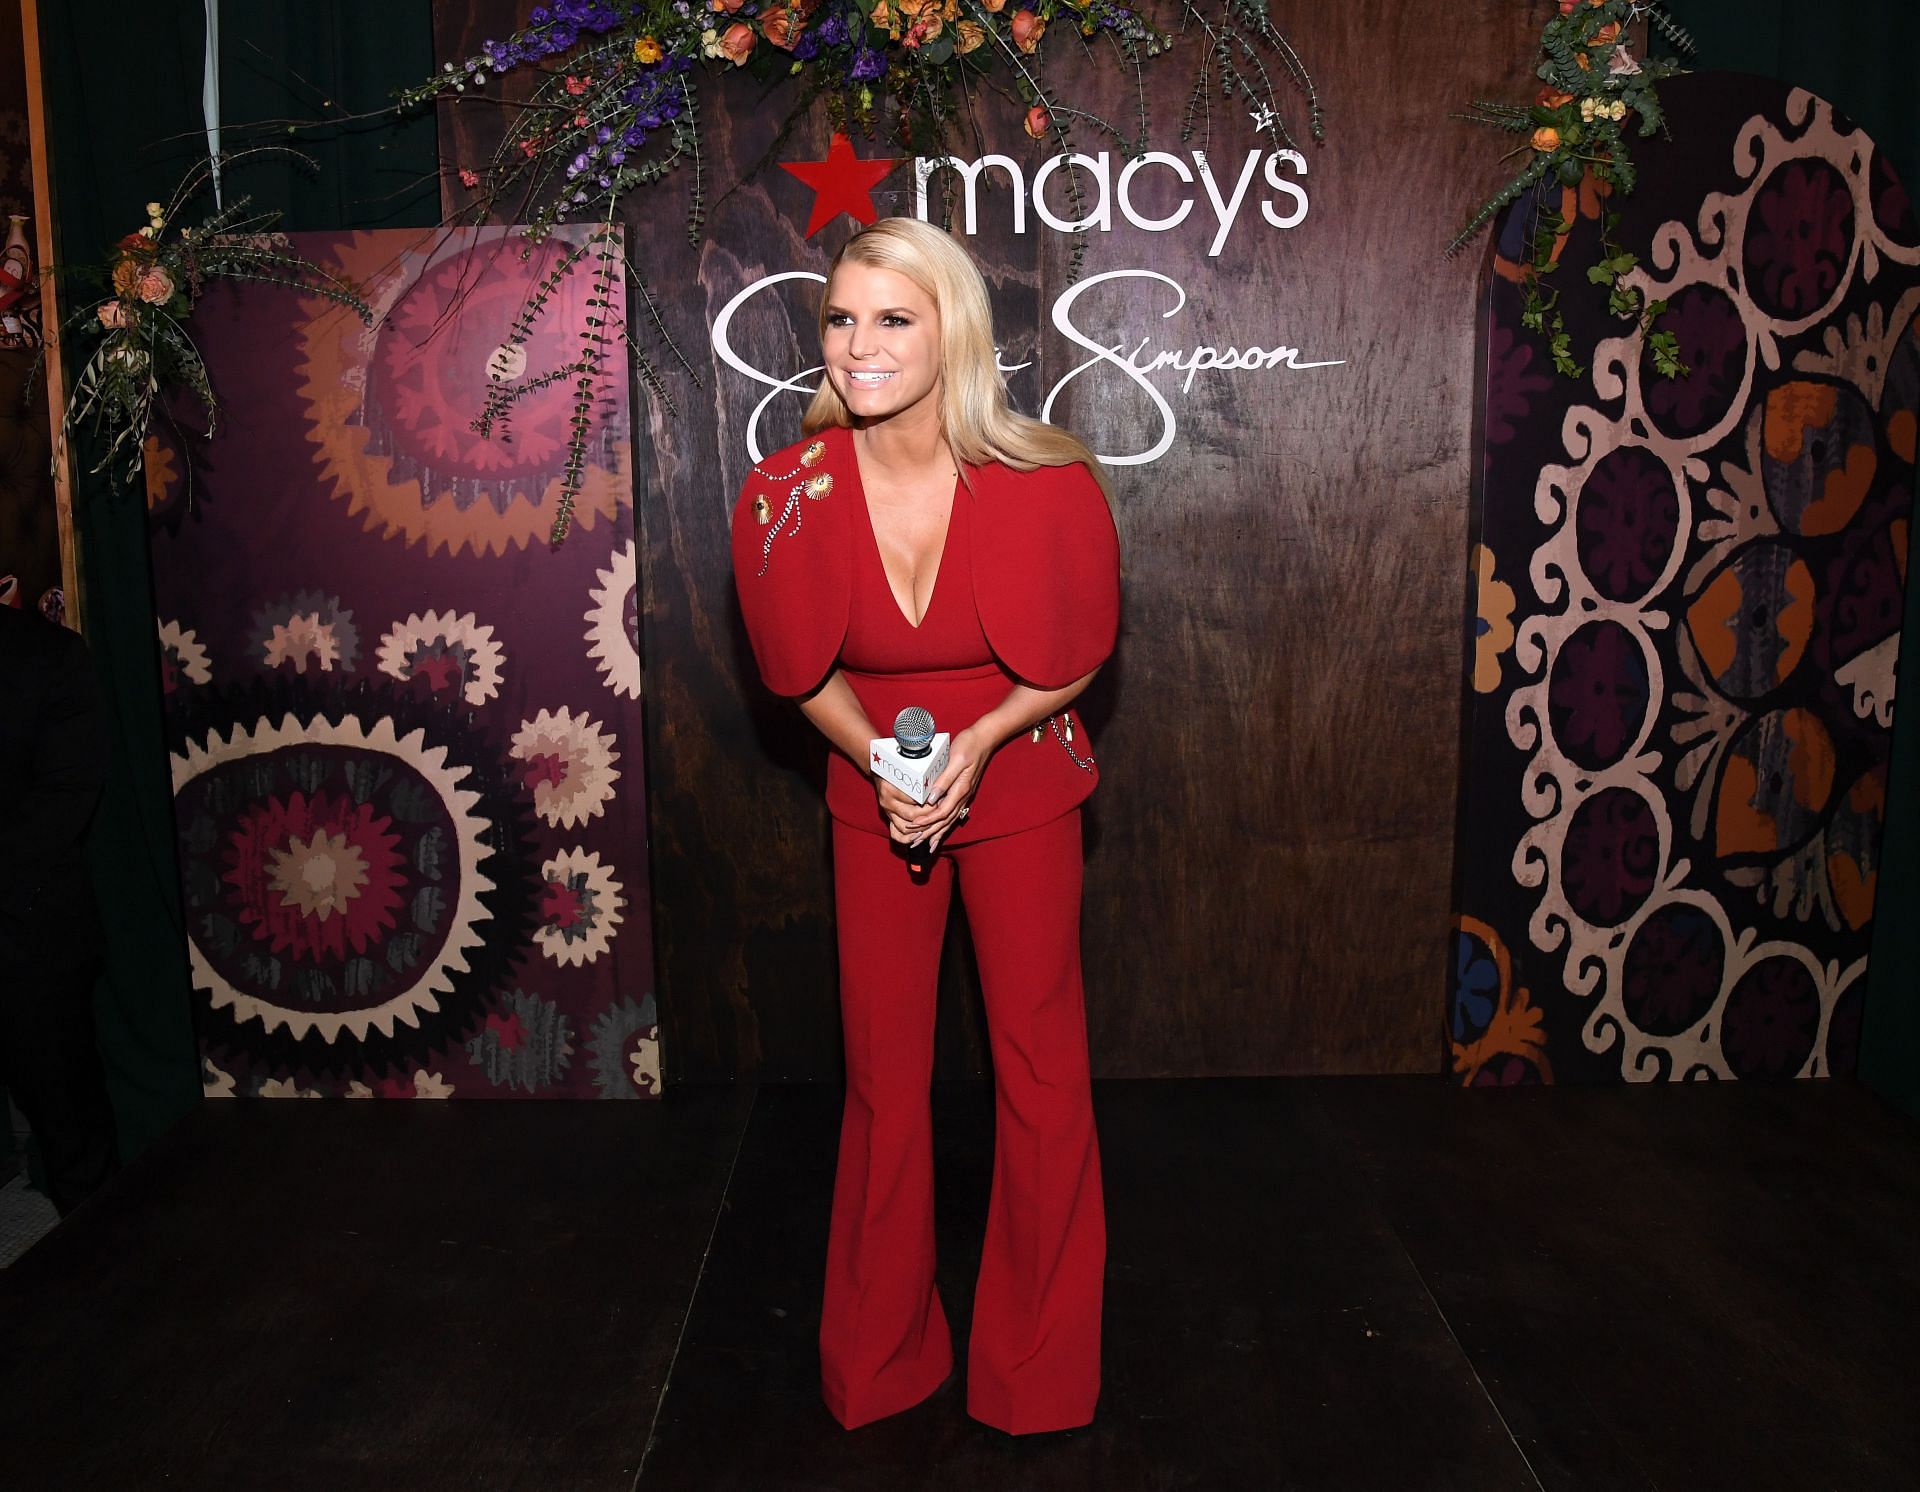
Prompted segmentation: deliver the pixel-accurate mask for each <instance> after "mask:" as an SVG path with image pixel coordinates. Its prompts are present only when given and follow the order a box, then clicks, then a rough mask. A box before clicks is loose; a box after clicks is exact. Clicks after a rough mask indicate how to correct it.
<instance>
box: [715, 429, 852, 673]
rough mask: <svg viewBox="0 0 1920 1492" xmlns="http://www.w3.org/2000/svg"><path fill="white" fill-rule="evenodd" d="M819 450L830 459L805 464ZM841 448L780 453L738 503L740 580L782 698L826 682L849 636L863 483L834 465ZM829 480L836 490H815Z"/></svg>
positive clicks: (753, 636) (798, 447) (757, 472)
mask: <svg viewBox="0 0 1920 1492" xmlns="http://www.w3.org/2000/svg"><path fill="white" fill-rule="evenodd" d="M814 445H819V446H821V448H822V450H823V451H824V452H827V453H828V458H827V459H824V460H823V459H820V458H819V457H816V458H815V461H814V462H811V463H809V462H807V461H805V459H804V455H805V453H806V452H807V451H808V450H809V448H810V447H812V446H814ZM839 449H840V448H839V443H837V442H835V443H830V444H829V443H824V442H819V441H813V442H808V441H801V442H796V443H795V444H794V445H791V446H789V447H787V448H786V449H785V450H782V451H776V452H775V453H774V454H773V455H771V456H769V457H767V459H766V460H765V461H763V462H761V463H760V464H759V465H758V466H756V467H754V469H753V470H752V471H751V472H749V473H748V474H747V479H746V481H745V482H744V483H742V484H741V487H740V494H739V496H738V498H736V499H735V501H734V507H733V546H732V547H733V583H734V587H735V590H736V591H737V592H738V594H739V597H740V614H741V616H742V618H743V619H744V620H745V622H746V624H747V638H748V641H749V642H751V643H752V645H753V657H754V662H755V663H757V664H758V665H759V667H760V677H761V679H762V680H763V681H765V683H766V686H767V687H768V688H769V689H771V690H772V691H773V692H774V693H775V694H785V695H801V694H806V693H808V692H810V691H811V690H812V689H814V688H815V687H816V686H818V685H819V683H820V682H821V681H822V680H823V679H825V678H826V676H827V673H828V671H829V670H830V669H831V668H832V667H833V663H834V659H835V658H837V657H838V656H839V654H840V645H841V643H842V642H843V641H844V640H845V639H846V635H847V608H848V602H849V599H850V596H851V588H852V583H853V573H852V570H853V567H852V557H851V553H850V551H849V547H848V532H849V530H848V526H847V502H848V501H849V498H850V495H851V493H852V491H853V485H852V484H851V483H850V482H848V481H846V479H845V478H844V476H842V475H840V473H838V472H836V471H835V470H834V468H835V467H836V466H838V465H840V464H842V463H841V462H840V461H838V460H836V459H833V457H834V456H837V455H838V454H839ZM788 468H793V470H792V471H789V470H788ZM783 472H784V473H786V475H785V476H779V475H776V473H783ZM823 475H824V476H826V477H827V478H828V481H827V482H826V484H825V485H826V489H827V490H826V491H824V492H823V493H822V494H821V495H819V496H818V497H816V496H814V495H813V494H812V492H811V491H809V490H808V489H807V488H806V485H805V484H806V483H807V482H809V481H811V482H813V483H814V484H815V487H816V489H817V488H818V486H819V484H820V478H821V476H823ZM836 478H838V480H835V479H836ZM836 488H837V489H838V490H835V489H836Z"/></svg>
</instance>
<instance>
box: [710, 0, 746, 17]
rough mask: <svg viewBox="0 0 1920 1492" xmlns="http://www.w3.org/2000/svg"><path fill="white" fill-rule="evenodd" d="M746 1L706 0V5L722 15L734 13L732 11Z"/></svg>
mask: <svg viewBox="0 0 1920 1492" xmlns="http://www.w3.org/2000/svg"><path fill="white" fill-rule="evenodd" d="M746 3H747V0H707V6H708V8H709V9H710V10H714V11H718V12H719V13H721V14H722V15H729V16H730V15H732V14H734V12H736V11H737V10H739V9H740V7H741V6H743V5H745V4H746Z"/></svg>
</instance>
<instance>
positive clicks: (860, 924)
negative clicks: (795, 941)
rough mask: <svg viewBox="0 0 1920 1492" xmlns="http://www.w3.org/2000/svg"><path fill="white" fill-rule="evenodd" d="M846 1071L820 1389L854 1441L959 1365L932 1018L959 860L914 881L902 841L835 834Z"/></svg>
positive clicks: (854, 832)
mask: <svg viewBox="0 0 1920 1492" xmlns="http://www.w3.org/2000/svg"><path fill="white" fill-rule="evenodd" d="M833 878H834V903H835V908H836V922H837V926H838V937H839V947H840V1015H841V1022H842V1025H843V1027H844V1031H845V1045H846V1059H847V1097H846V1107H845V1110H844V1112H843V1114H842V1117H841V1123H840V1149H839V1160H838V1164H837V1167H836V1169H835V1172H834V1179H833V1216H832V1224H831V1227H830V1230H829V1232H828V1236H827V1277H826V1286H825V1291H824V1294H823V1297H822V1301H821V1315H820V1383H821V1393H822V1397H824V1398H825V1400H826V1403H827V1408H828V1410H829V1411H831V1413H832V1414H833V1417H834V1418H835V1419H836V1420H838V1421H839V1422H840V1423H841V1424H842V1425H843V1426H845V1427H846V1428H847V1429H849V1430H851V1429H854V1428H856V1427H858V1426H860V1425H864V1424H867V1423H869V1422H870V1421H873V1420H877V1419H882V1418H884V1417H885V1416H887V1415H890V1414H897V1413H899V1412H900V1411H901V1410H903V1409H907V1408H910V1407H912V1406H913V1405H914V1404H917V1403H919V1402H920V1401H921V1400H922V1399H924V1398H926V1397H927V1396H928V1395H929V1394H931V1393H932V1392H933V1390H934V1389H936V1388H937V1387H939V1385H940V1382H941V1380H942V1379H943V1378H945V1377H946V1376H947V1373H948V1372H949V1371H950V1370H951V1368H952V1366H953V1347H952V1342H951V1339H950V1337H949V1335H948V1328H947V1318H946V1314H945V1312H944V1311H942V1309H941V1306H940V1297H939V1292H938V1291H937V1290H936V1288H935V1286H934V1240H933V1122H932V1116H931V1112H930V1108H929V1088H930V1085H931V1083H932V1079H933V1031H934V1007H935V1000H936V996H937V992H938V985H939V971H940V943H941V939H942V936H943V935H944V933H945V931H946V925H947V909H948V904H949V902H950V901H951V899H952V895H953V864H952V862H951V859H950V857H949V856H946V855H941V856H939V857H938V858H936V860H935V861H934V864H933V868H932V871H931V874H930V875H929V876H928V877H927V879H926V880H925V881H924V882H916V881H914V880H913V879H912V878H911V877H910V876H909V874H908V872H907V868H906V865H905V863H904V862H903V861H902V860H901V858H900V857H899V856H898V855H896V854H895V853H894V851H893V849H892V846H891V844H890V842H889V841H888V840H887V839H885V838H884V837H882V836H880V835H877V834H868V833H864V832H862V831H861V830H858V829H850V828H848V827H847V826H846V825H844V824H842V823H839V822H838V821H835V823H834V825H833Z"/></svg>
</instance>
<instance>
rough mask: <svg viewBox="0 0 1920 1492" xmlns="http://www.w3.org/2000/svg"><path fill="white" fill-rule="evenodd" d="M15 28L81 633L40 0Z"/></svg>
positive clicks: (43, 320)
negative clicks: (21, 50)
mask: <svg viewBox="0 0 1920 1492" xmlns="http://www.w3.org/2000/svg"><path fill="white" fill-rule="evenodd" d="M20 30H21V37H22V40H23V42H24V43H25V53H26V73H27V132H28V133H27V139H28V149H29V150H30V151H31V152H32V155H33V219H34V234H35V237H36V239H37V240H38V244H37V247H38V252H39V260H40V324H41V330H42V333H43V335H44V336H45V338H46V356H45V362H44V366H45V368H46V378H47V415H48V418H49V419H50V420H51V422H52V426H53V428H52V429H51V430H50V431H49V432H48V433H49V434H50V435H51V437H52V443H53V503H54V513H55V517H56V520H57V522H58V523H59V526H60V588H61V591H62V593H63V594H64V595H65V596H66V602H67V608H66V609H67V625H68V626H70V627H72V628H73V629H74V630H75V631H76V632H84V631H85V630H86V628H85V627H84V626H82V625H81V618H82V616H83V615H84V610H85V608H84V606H83V604H82V596H81V593H80V556H79V552H78V546H77V545H76V543H75V540H74V532H73V485H74V484H73V452H72V451H70V450H69V449H68V448H67V442H66V441H65V440H64V439H63V438H62V434H61V424H62V422H63V420H64V417H65V415H66V409H67V372H66V368H65V367H64V366H63V365H62V363H61V361H60V316H61V311H60V293H59V287H58V286H57V285H56V284H55V283H54V279H55V277H54V273H53V265H54V264H55V263H57V262H58V261H57V258H56V248H57V245H56V234H55V232H54V226H53V171H52V151H53V144H52V139H51V134H52V131H51V130H50V129H49V127H48V125H49V120H48V116H47V93H46V87H45V84H44V82H43V80H42V78H41V75H40V5H39V0H20Z"/></svg>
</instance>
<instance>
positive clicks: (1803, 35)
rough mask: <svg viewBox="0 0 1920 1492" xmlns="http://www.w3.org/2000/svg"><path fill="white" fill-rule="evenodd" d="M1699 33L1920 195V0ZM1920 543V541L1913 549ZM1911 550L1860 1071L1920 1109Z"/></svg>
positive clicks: (1689, 14) (1727, 7)
mask: <svg viewBox="0 0 1920 1492" xmlns="http://www.w3.org/2000/svg"><path fill="white" fill-rule="evenodd" d="M1669 8H1670V9H1671V10H1672V12H1673V14H1674V15H1675V17H1677V18H1678V20H1679V21H1680V23H1681V24H1682V25H1684V26H1685V27H1686V28H1687V29H1688V30H1689V31H1691V32H1692V33H1693V36H1694V40H1695V42H1696V43H1697V45H1698V48H1699V52H1698V55H1697V56H1696V57H1695V58H1694V61H1693V65H1694V66H1696V67H1700V68H1719V69H1726V70H1729V71H1732V72H1747V73H1760V74H1762V75H1764V76H1766V77H1772V78H1779V79H1782V80H1783V81H1785V82H1788V83H1793V84H1796V85H1798V86H1799V87H1802V88H1806V89H1809V90H1811V91H1812V92H1814V93H1817V94H1819V95H1820V97H1822V98H1824V99H1826V100H1827V101H1828V102H1829V103H1831V104H1833V105H1834V106H1835V107H1837V108H1839V109H1840V110H1842V111H1843V112H1845V113H1846V114H1849V115H1851V116H1852V117H1853V119H1854V120H1855V122H1856V123H1858V124H1860V125H1861V126H1862V127H1863V128H1864V129H1865V130H1866V131H1867V133H1868V134H1869V135H1871V136H1872V137H1873V139H1874V141H1875V143H1876V144H1877V145H1878V146H1879V147H1880V148H1881V149H1882V150H1884V151H1886V152H1887V154H1888V156H1889V157H1890V158H1891V159H1892V161H1893V164H1894V166H1895V168H1896V169H1897V170H1898V171H1899V173H1900V179H1901V180H1902V181H1904V182H1905V183H1906V185H1907V191H1908V193H1909V194H1910V195H1912V196H1913V197H1914V199H1915V200H1916V201H1920V87H1916V86H1915V73H1914V69H1915V58H1916V57H1920V7H1916V6H1915V5H1914V4H1913V3H1912V0H1851V3H1847V4H1841V5H1814V6H1809V5H1798V4H1788V3H1787V0H1670V4H1669ZM1914 547H1915V548H1916V549H1920V544H1917V545H1915V546H1914ZM1913 557H1914V556H1912V555H1910V556H1909V560H1908V564H1907V586H1908V592H1907V619H1906V628H1905V631H1904V633H1903V634H1902V636H1901V639H1900V675H1901V677H1900V683H1899V688H1898V692H1897V694H1896V696H1895V699H1896V707H1895V709H1894V726H1893V776H1892V781H1891V783H1890V784H1889V786H1888V789H1887V808H1888V818H1887V835H1886V842H1885V846H1884V849H1883V859H1882V862H1881V867H1880V887H1879V899H1878V902H1877V906H1876V913H1877V915H1876V916H1875V919H1874V937H1873V953H1872V956H1871V960H1870V962H1869V965H1868V978H1869V987H1868V996H1867V1016H1866V1025H1865V1029H1864V1034H1863V1036H1862V1040H1861V1049H1860V1075H1861V1077H1862V1078H1863V1079H1864V1080H1865V1081H1866V1082H1867V1083H1869V1084H1870V1085H1872V1086H1873V1087H1874V1088H1875V1089H1876V1090H1877V1091H1878V1092H1880V1093H1881V1094H1882V1095H1884V1096H1885V1097H1886V1098H1888V1099H1890V1100H1892V1101H1893V1102H1894V1103H1897V1104H1898V1105H1900V1106H1901V1107H1902V1108H1904V1109H1906V1110H1907V1111H1908V1112H1909V1113H1911V1114H1913V1115H1914V1116H1916V1117H1920V916H1916V913H1920V700H1915V699H1914V697H1913V696H1914V693H1915V691H1916V690H1920V596H1916V594H1915V588H1916V580H1915V575H1914V568H1913V563H1912V559H1913Z"/></svg>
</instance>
